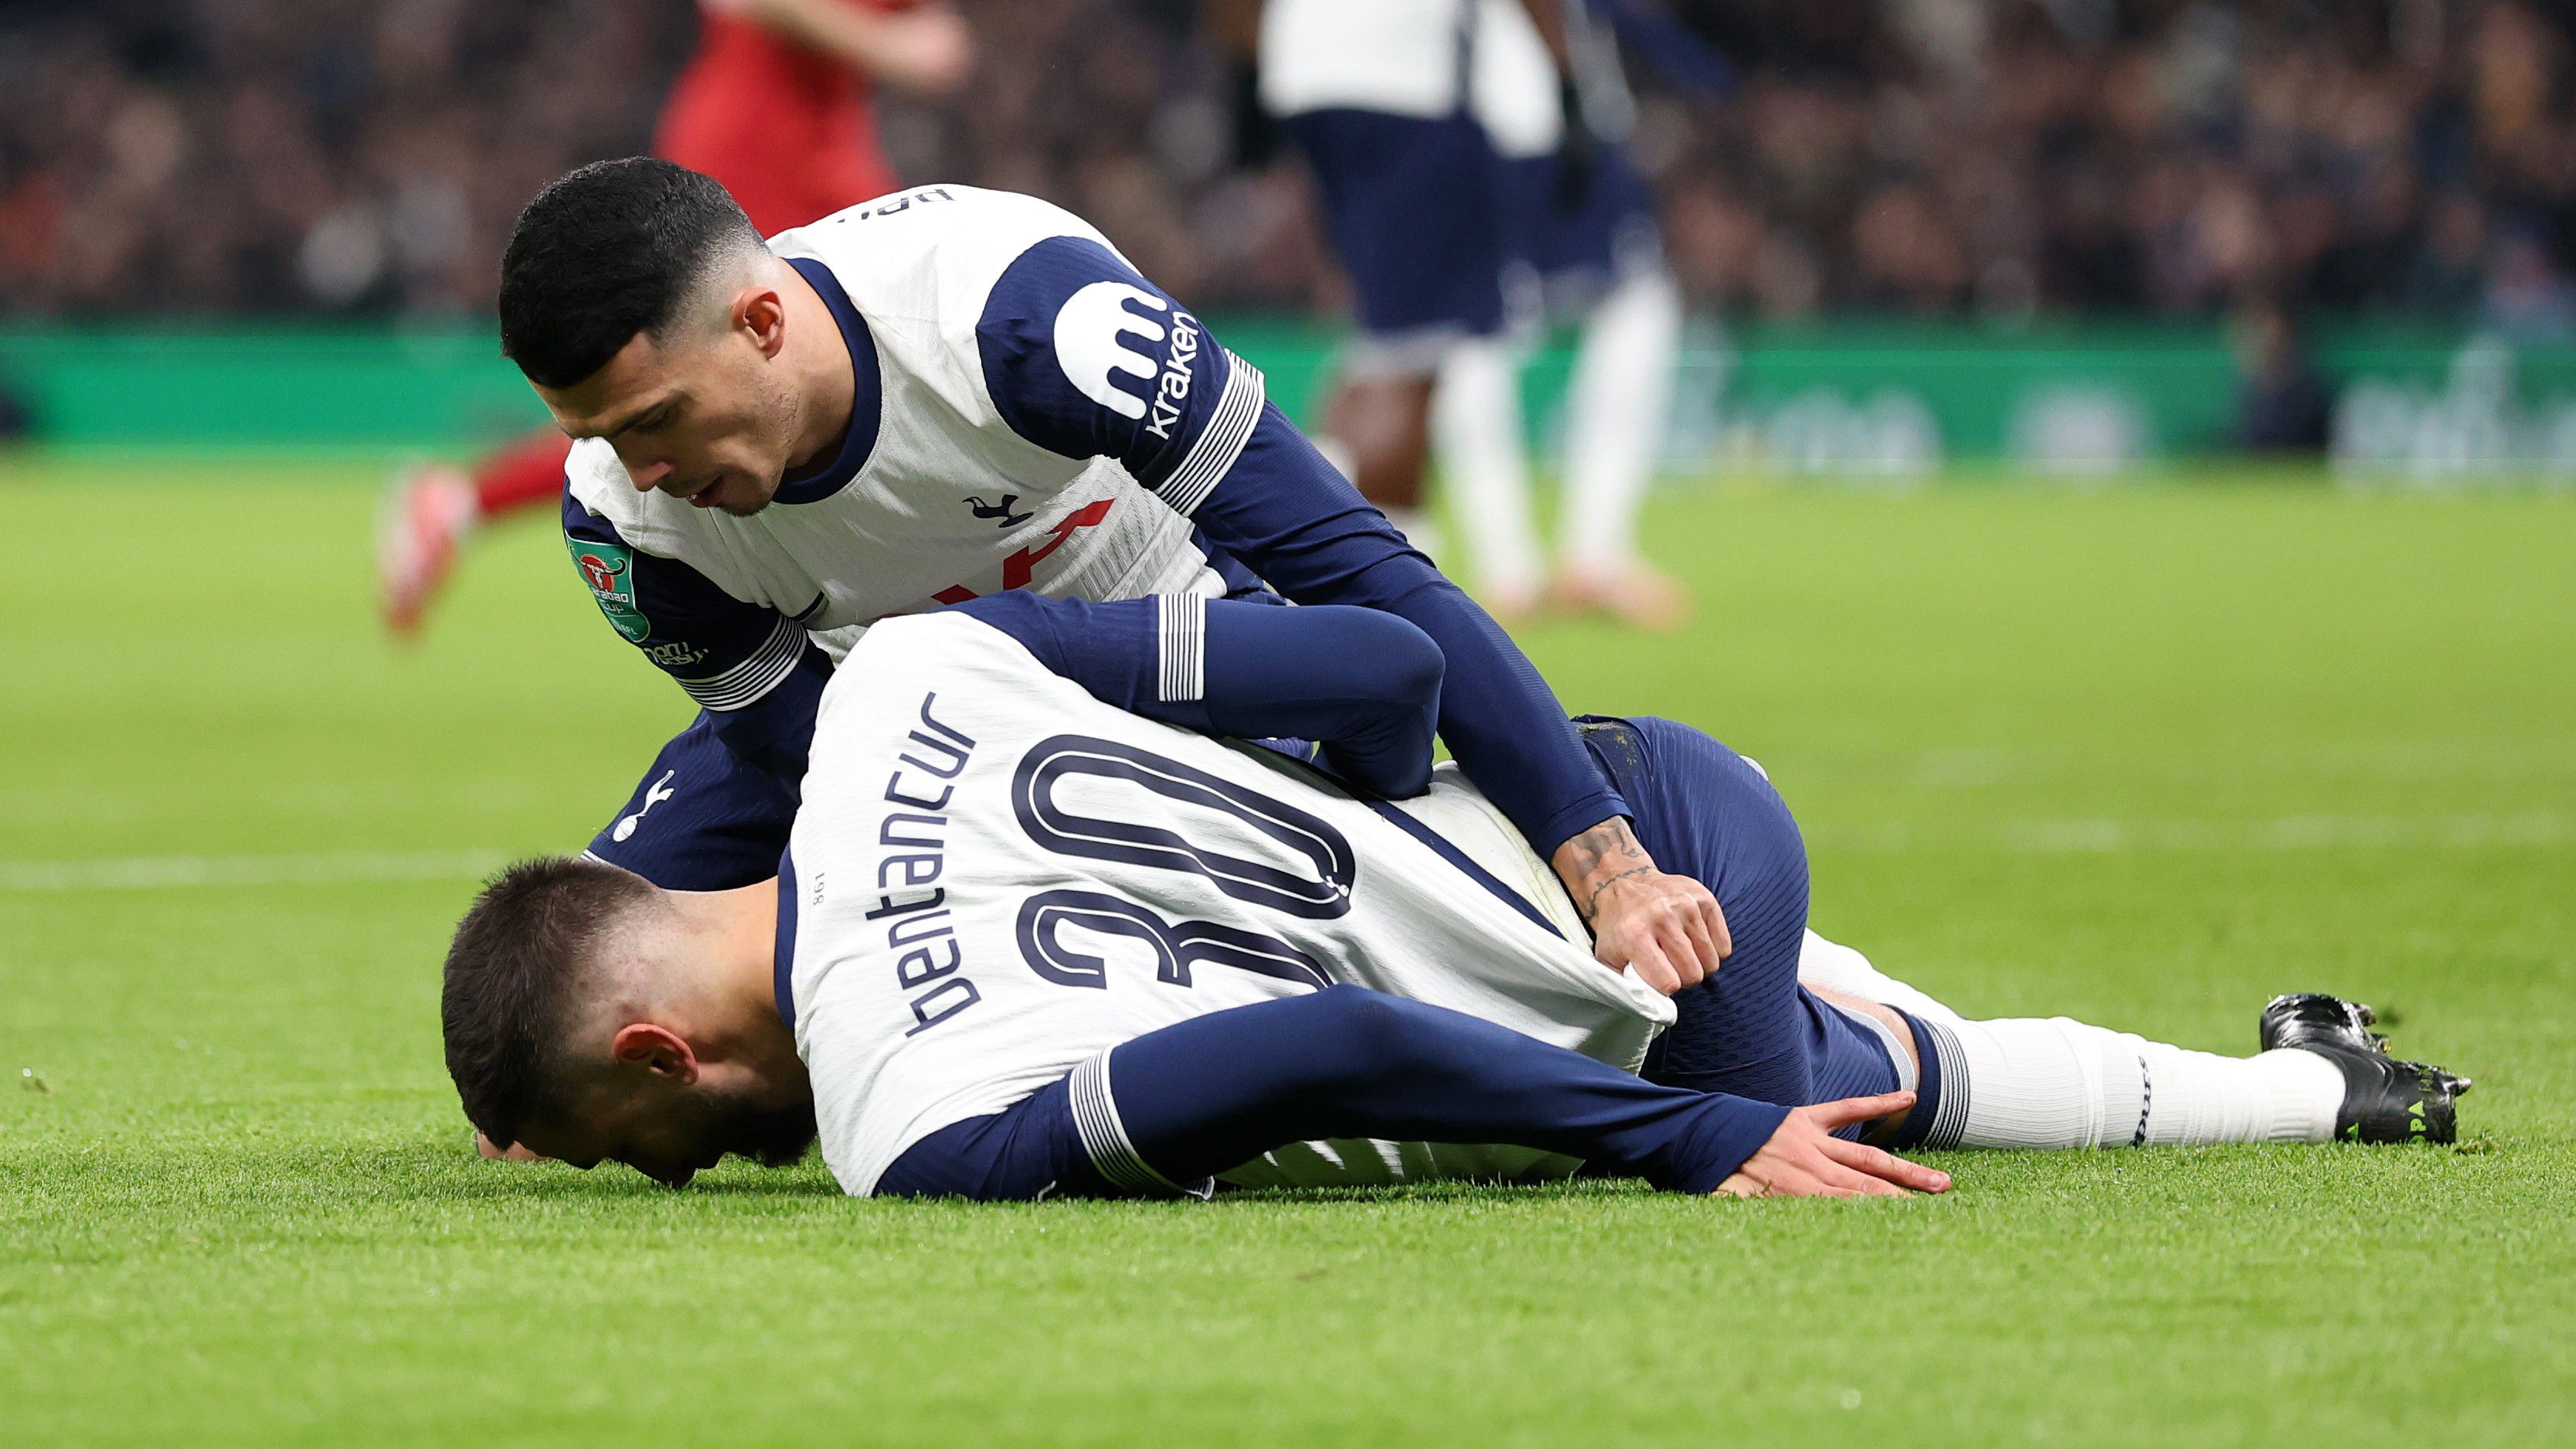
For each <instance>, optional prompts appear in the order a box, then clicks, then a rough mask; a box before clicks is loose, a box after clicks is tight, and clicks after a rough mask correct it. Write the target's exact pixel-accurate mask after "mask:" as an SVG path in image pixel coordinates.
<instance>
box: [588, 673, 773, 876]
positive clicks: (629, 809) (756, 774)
mask: <svg viewBox="0 0 2576 1449" xmlns="http://www.w3.org/2000/svg"><path fill="white" fill-rule="evenodd" d="M716 718H717V717H716V716H714V715H711V714H708V713H706V712H705V711H703V710H701V711H699V713H698V717H697V718H696V719H695V720H692V721H690V723H689V727H688V728H687V729H685V730H682V731H681V732H680V733H678V734H677V735H674V736H672V738H671V742H670V743H669V744H667V745H664V746H663V747H662V752H661V753H660V754H659V755H657V756H655V757H654V759H653V766H652V768H651V769H649V770H646V771H645V772H644V778H643V779H642V780H639V781H637V782H636V785H635V793H634V794H632V795H630V796H628V797H627V800H626V805H625V807H624V808H623V809H621V810H619V811H618V812H617V816H616V818H615V819H613V820H611V821H609V823H608V824H607V825H606V826H604V827H602V828H601V830H600V832H599V834H598V835H596V836H594V837H592V838H591V842H590V849H589V851H588V852H587V853H588V854H589V855H590V856H591V857H592V858H593V859H596V860H604V861H606V862H608V863H609V864H610V865H613V866H616V867H618V868H619V869H621V870H631V871H633V872H635V873H636V874H637V875H640V876H642V877H644V878H645V879H646V880H649V881H651V882H652V883H653V884H655V885H657V886H660V887H661V888H662V889H664V890H669V891H721V890H731V889H733V888H734V887H736V886H747V885H753V884H756V883H758V882H760V881H764V880H767V879H769V878H770V877H771V876H772V875H775V874H777V871H778V855H779V852H780V851H783V850H785V849H786V848H787V832H788V830H789V829H790V827H792V826H793V825H794V824H795V823H796V796H795V793H794V792H793V791H790V790H788V789H787V788H786V787H785V786H783V785H781V784H779V782H778V781H777V780H776V779H775V778H773V777H772V776H771V775H770V774H769V773H768V772H767V771H765V770H762V769H759V768H757V767H755V766H753V765H751V764H749V763H747V762H745V761H744V760H743V758H742V757H741V756H739V755H737V754H735V753H734V752H733V751H732V750H730V749H728V748H726V746H725V743H724V741H723V740H722V739H721V738H719V737H718V736H717V734H716V731H715V724H714V721H715V719H716Z"/></svg>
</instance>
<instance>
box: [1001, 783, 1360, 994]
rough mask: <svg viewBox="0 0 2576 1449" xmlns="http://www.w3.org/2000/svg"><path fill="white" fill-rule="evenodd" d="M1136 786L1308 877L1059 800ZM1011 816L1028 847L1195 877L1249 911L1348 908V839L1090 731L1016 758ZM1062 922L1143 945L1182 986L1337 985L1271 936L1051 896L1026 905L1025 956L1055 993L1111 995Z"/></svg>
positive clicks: (1091, 896) (1103, 973) (1075, 893)
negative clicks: (1087, 790) (1229, 828)
mask: <svg viewBox="0 0 2576 1449" xmlns="http://www.w3.org/2000/svg"><path fill="white" fill-rule="evenodd" d="M1077 781H1100V782H1114V783H1119V784H1125V785H1131V786H1134V787H1136V788H1138V789H1142V790H1144V791H1146V792H1147V793H1149V794H1153V795H1158V796H1160V797H1162V798H1163V799H1165V800H1167V801H1170V802H1172V803H1174V804H1179V805H1185V806H1189V807H1192V808H1194V809H1199V810H1206V811H1211V812H1214V813H1216V814H1219V815H1225V816H1230V817H1232V818H1233V819H1234V820H1235V821H1236V822H1238V823H1239V824H1241V825H1243V826H1245V827H1247V828H1248V829H1250V830H1252V831H1254V832H1255V833H1257V834H1259V835H1262V836H1264V837H1266V838H1268V839H1270V840H1272V841H1276V842H1277V843H1278V844H1279V845H1280V846H1282V847H1283V848H1285V850H1286V851H1287V852H1288V854H1290V855H1291V856H1294V857H1296V858H1297V860H1298V863H1299V864H1302V865H1304V866H1305V867H1307V868H1306V869H1304V870H1294V869H1289V870H1283V869H1281V868H1279V867H1278V866H1275V865H1271V864H1268V863H1265V862H1263V861H1258V860H1250V859H1247V858H1245V857H1243V856H1240V855H1235V854H1231V853H1229V852H1227V851H1224V850H1220V849H1217V848H1215V847H1213V846H1209V845H1206V844H1203V843H1200V842H1197V841H1193V840H1191V839H1190V838H1189V837H1187V836H1186V835H1184V834H1182V833H1181V832H1180V831H1178V830H1174V829H1171V828H1168V827H1167V826H1165V825H1161V824H1147V823H1144V822H1142V821H1137V820H1121V819H1111V818H1108V817H1107V816H1105V815H1101V814H1087V813H1085V812H1084V811H1082V810H1080V809H1078V808H1075V807H1074V806H1072V805H1070V804H1068V803H1066V802H1065V801H1064V800H1062V799H1059V798H1058V792H1059V791H1060V790H1062V789H1063V788H1064V787H1065V786H1066V785H1067V784H1068V783H1071V782H1077ZM1011 813H1012V814H1013V815H1015V816H1017V817H1018V819H1019V822H1020V828H1021V829H1022V830H1025V831H1027V832H1028V836H1029V839H1030V840H1032V841H1034V842H1036V843H1037V844H1038V845H1039V846H1041V847H1043V848H1044V849H1046V850H1049V851H1052V852H1054V853H1055V854H1058V855H1065V856H1073V857H1077V858H1080V859H1085V860H1103V861H1115V862H1118V863H1120V864H1123V865H1136V866H1144V867H1146V868H1148V869H1153V870H1171V871H1181V872H1185V873H1188V874H1192V875H1197V876H1199V877H1201V878H1203V879H1205V880H1206V881H1208V882H1209V883H1210V884H1212V885H1214V886H1215V887H1216V888H1217V889H1218V890H1219V891H1222V892H1224V893H1225V894H1226V895H1228V896H1231V897H1233V898H1234V899H1236V900H1238V901H1242V902H1244V903H1245V904H1247V905H1254V906H1260V907H1262V908H1263V909H1265V910H1271V911H1277V912H1279V913H1280V914H1283V915H1289V916H1296V917H1299V918H1302V919H1305V920H1330V919H1332V918H1334V917H1336V916H1340V915H1343V914H1344V913H1346V912H1348V911H1349V910H1350V908H1351V883H1352V881H1353V879H1354V878H1355V877H1356V875H1357V873H1358V864H1357V859H1356V857H1354V856H1353V855H1352V853H1351V846H1350V842H1349V841H1348V840H1347V839H1345V838H1343V836H1342V833H1341V832H1340V831H1338V830H1335V829H1334V828H1333V827H1332V826H1331V825H1329V824H1327V823H1325V822H1324V821H1322V820H1320V819H1317V818H1316V817H1315V816H1313V815H1310V814H1308V813H1306V812H1305V811H1303V810H1300V809H1298V808H1296V807H1295V806H1293V805H1290V804H1288V803H1286V802H1285V801H1281V800H1276V799H1273V798H1271V797H1270V796H1268V795H1264V794H1262V793H1261V792H1259V791H1257V790H1251V789H1247V788H1245V787H1244V786H1241V785H1238V784H1235V783H1234V782H1233V781H1230V780H1225V779H1220V778H1219V777H1217V776H1215V775H1211V774H1209V773H1207V772H1206V771H1204V770H1200V769H1197V768H1195V767H1193V766H1190V765H1185V764H1182V763H1181V762H1180V761H1178V760H1175V759H1172V758H1170V757H1169V756H1166V755H1158V754H1156V753H1154V752H1153V751H1151V750H1145V749H1139V748H1137V747H1136V746H1134V745H1129V744H1123V743H1120V742H1119V741H1116V740H1104V739H1098V738H1095V737H1092V736H1089V735H1055V736H1053V737H1051V738H1048V739H1044V740H1041V741H1039V742H1038V743H1037V744H1035V745H1033V746H1031V747H1030V749H1029V752H1028V753H1027V754H1025V755H1023V756H1021V757H1020V764H1019V768H1018V770H1017V771H1015V772H1014V773H1013V775H1012V777H1011ZM1066 926H1076V927H1080V928H1082V929H1084V930H1088V931H1093V932H1098V933H1100V934H1103V935H1113V936H1126V937H1130V938H1132V939H1135V940H1139V941H1143V942H1146V943H1147V944H1148V945H1149V946H1150V947H1151V949H1152V950H1153V953H1154V961H1155V972H1154V974H1155V979H1156V980H1158V981H1162V982H1164V983H1166V984H1168V985H1173V986H1182V987H1186V986H1188V985H1189V984H1190V969H1191V967H1193V966H1197V965H1209V966H1230V967H1234V968H1236V969H1238V970H1244V971H1251V972H1254V973H1257V974H1259V975H1263V976H1273V977H1277V978H1279V979H1281V980H1284V981H1296V982H1301V983H1305V984H1310V985H1313V986H1317V987H1322V986H1327V985H1330V984H1331V979H1330V978H1329V977H1327V976H1326V975H1325V974H1324V970H1323V968H1322V967H1321V966H1318V965H1317V964H1316V963H1315V961H1314V958H1312V957H1310V956H1308V955H1306V953H1304V952H1302V951H1300V950H1298V949H1297V948H1296V947H1294V946H1291V945H1289V944H1288V943H1287V942H1285V941H1281V940H1279V939H1277V938H1275V937H1272V936H1266V935H1263V934H1262V933H1260V932H1258V931H1248V930H1244V929H1242V928H1241V927H1237V926H1228V925H1222V924H1219V923H1218V922H1215V921H1166V920H1164V919H1163V918H1162V917H1161V916H1159V915H1157V914H1155V913H1154V912H1153V911H1151V910H1148V909H1146V908H1145V907H1143V906H1141V905H1138V904H1136V903H1135V902H1133V901H1127V900H1122V899H1120V898H1118V897H1115V896H1109V895H1102V894H1100V893H1098V892H1094V891H1079V890H1054V891H1045V892H1041V893H1040V894H1037V895H1034V896H1031V897H1029V898H1028V899H1027V900H1026V901H1024V902H1022V903H1021V905H1020V917H1019V940H1020V954H1021V956H1022V958H1023V959H1025V960H1026V961H1027V962H1028V964H1029V969H1030V970H1032V971H1034V972H1036V973H1037V974H1038V975H1040V976H1042V977H1044V978H1046V979H1047V980H1049V981H1052V982H1054V983H1056V984H1057V985H1059V986H1087V987H1094V988H1101V987H1106V986H1107V985H1108V984H1109V982H1108V975H1107V969H1106V968H1107V962H1106V961H1105V960H1104V959H1103V958H1102V957H1100V956H1097V955H1094V954H1092V953H1090V952H1087V951H1082V950H1079V949H1076V948H1074V947H1072V946H1070V945H1068V944H1067V943H1066V942H1065V941H1064V940H1063V939H1062V937H1061V936H1060V934H1059V933H1060V932H1061V930H1062V929H1063V928H1064V927H1066Z"/></svg>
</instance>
